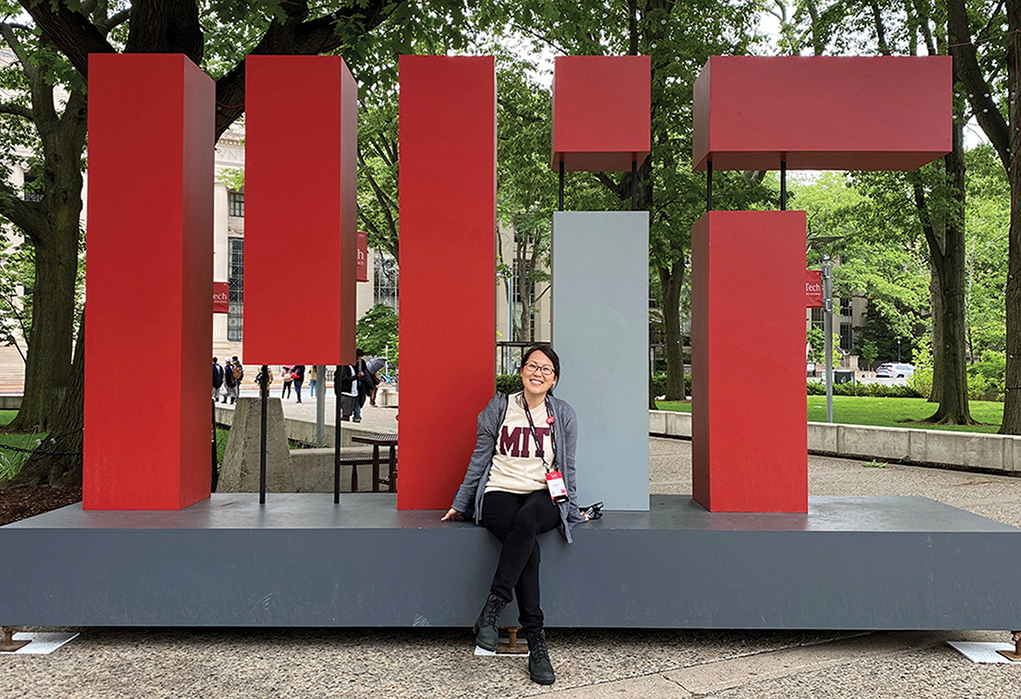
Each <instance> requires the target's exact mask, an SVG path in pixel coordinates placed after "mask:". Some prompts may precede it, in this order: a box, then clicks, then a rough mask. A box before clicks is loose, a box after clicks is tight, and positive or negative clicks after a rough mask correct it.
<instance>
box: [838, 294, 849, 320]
mask: <svg viewBox="0 0 1021 699" xmlns="http://www.w3.org/2000/svg"><path fill="white" fill-rule="evenodd" d="M840 317H841V318H850V317H851V299H850V298H846V299H843V298H842V299H840Z"/></svg>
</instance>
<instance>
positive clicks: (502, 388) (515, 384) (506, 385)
mask: <svg viewBox="0 0 1021 699" xmlns="http://www.w3.org/2000/svg"><path fill="white" fill-rule="evenodd" d="M523 389H524V386H523V385H522V383H521V374H498V375H497V377H496V390H497V391H499V392H500V393H506V394H507V395H510V394H511V393H517V392H518V391H521V390H523Z"/></svg>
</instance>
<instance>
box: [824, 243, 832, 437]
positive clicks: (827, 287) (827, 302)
mask: <svg viewBox="0 0 1021 699" xmlns="http://www.w3.org/2000/svg"><path fill="white" fill-rule="evenodd" d="M822 310H823V315H822V329H823V333H825V335H826V338H825V339H826V345H825V346H826V350H825V351H826V422H833V269H832V267H831V266H830V256H829V255H828V254H825V255H823V256H822Z"/></svg>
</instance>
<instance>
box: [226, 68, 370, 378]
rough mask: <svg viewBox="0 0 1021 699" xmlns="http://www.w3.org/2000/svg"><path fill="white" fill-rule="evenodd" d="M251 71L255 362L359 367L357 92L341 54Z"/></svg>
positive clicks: (249, 202) (248, 239)
mask: <svg viewBox="0 0 1021 699" xmlns="http://www.w3.org/2000/svg"><path fill="white" fill-rule="evenodd" d="M245 73H246V78H245V81H246V83H245V84H246V87H245V94H246V97H245V103H246V106H245V131H246V133H245V206H246V210H245V309H244V312H245V313H244V338H245V343H244V363H245V364H294V363H300V364H306V365H312V364H323V365H336V364H350V363H353V362H354V349H355V347H354V343H355V340H354V337H355V279H356V268H355V265H356V256H357V248H356V240H355V233H356V228H355V226H356V223H355V214H356V202H355V158H356V148H357V118H358V115H357V98H358V88H357V85H356V84H355V82H354V78H352V77H351V73H350V71H348V69H347V66H346V65H344V61H343V59H341V58H340V57H337V56H249V57H248V58H247V59H246V61H245ZM310 314H311V315H310ZM310 317H314V318H315V322H309V318H310Z"/></svg>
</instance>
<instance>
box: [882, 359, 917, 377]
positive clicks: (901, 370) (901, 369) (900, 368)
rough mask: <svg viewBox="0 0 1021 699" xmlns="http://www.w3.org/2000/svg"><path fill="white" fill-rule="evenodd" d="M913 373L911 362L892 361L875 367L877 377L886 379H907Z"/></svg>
mask: <svg viewBox="0 0 1021 699" xmlns="http://www.w3.org/2000/svg"><path fill="white" fill-rule="evenodd" d="M914 373H915V367H914V365H912V364H897V363H894V362H887V363H886V364H880V365H879V368H878V369H876V377H877V378H887V379H908V378H911V375H912V374H914Z"/></svg>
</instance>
